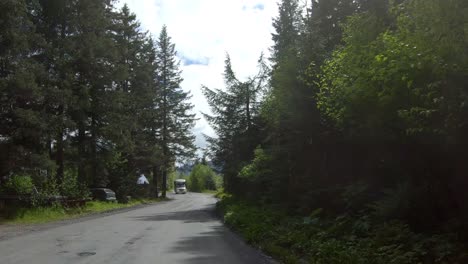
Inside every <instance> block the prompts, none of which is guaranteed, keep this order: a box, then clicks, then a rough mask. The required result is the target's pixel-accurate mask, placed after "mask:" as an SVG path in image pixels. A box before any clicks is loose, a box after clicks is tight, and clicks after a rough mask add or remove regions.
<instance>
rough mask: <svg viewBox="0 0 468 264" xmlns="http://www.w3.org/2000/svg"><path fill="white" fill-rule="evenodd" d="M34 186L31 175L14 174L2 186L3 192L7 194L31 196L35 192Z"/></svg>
mask: <svg viewBox="0 0 468 264" xmlns="http://www.w3.org/2000/svg"><path fill="white" fill-rule="evenodd" d="M33 188H34V184H33V181H32V178H31V176H30V175H28V174H25V173H20V174H14V175H12V176H10V177H9V179H8V180H7V181H6V183H5V184H4V185H3V186H2V189H1V191H2V192H3V193H6V194H18V195H29V194H31V193H32V192H33Z"/></svg>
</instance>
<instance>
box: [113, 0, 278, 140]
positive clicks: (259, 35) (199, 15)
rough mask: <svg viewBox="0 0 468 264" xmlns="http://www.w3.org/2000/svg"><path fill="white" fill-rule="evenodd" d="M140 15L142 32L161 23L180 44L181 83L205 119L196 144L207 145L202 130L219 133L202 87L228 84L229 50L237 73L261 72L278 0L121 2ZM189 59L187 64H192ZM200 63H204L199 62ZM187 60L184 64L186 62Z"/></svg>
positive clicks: (155, 32) (242, 75) (199, 126)
mask: <svg viewBox="0 0 468 264" xmlns="http://www.w3.org/2000/svg"><path fill="white" fill-rule="evenodd" d="M123 3H127V4H128V6H129V8H130V10H131V11H132V12H134V13H135V14H136V15H137V18H138V20H139V21H140V22H141V26H142V29H143V30H148V31H149V32H150V33H151V34H152V35H153V36H154V37H157V36H158V35H159V32H160V30H161V27H162V25H164V24H165V25H167V28H168V33H169V36H171V37H172V41H173V42H174V43H175V45H176V49H177V51H178V54H179V56H180V59H181V60H184V61H185V62H186V63H182V64H181V67H182V71H183V73H182V77H183V78H184V81H183V83H182V87H183V88H184V89H185V90H190V91H191V93H192V95H193V98H192V102H193V104H194V105H195V109H194V111H195V112H196V113H197V115H198V117H199V118H200V120H199V121H198V122H197V125H196V127H195V128H194V130H193V131H194V133H195V134H196V135H197V140H196V144H197V146H199V147H205V145H206V142H205V140H204V139H203V137H202V136H201V133H204V134H207V135H211V136H213V135H214V132H213V130H212V129H211V128H210V127H209V125H208V124H207V122H206V120H204V119H203V117H202V116H201V114H199V113H200V112H209V107H208V104H207V102H206V100H205V98H204V97H203V94H202V93H201V90H200V87H201V85H202V84H203V85H206V86H208V87H210V88H223V79H222V72H223V67H224V59H225V54H226V52H228V53H229V54H230V56H231V60H232V64H233V67H234V71H235V72H236V73H237V75H238V77H240V78H245V77H247V76H249V75H252V74H254V73H255V71H256V66H257V60H258V57H259V56H260V53H261V52H264V53H265V55H268V49H269V47H270V46H271V33H272V31H273V28H272V18H273V17H275V16H276V12H277V4H276V1H273V0H122V1H121V3H119V4H118V5H117V6H119V7H120V6H123ZM187 61H188V63H187ZM197 62H200V63H197ZM184 64H185V65H184Z"/></svg>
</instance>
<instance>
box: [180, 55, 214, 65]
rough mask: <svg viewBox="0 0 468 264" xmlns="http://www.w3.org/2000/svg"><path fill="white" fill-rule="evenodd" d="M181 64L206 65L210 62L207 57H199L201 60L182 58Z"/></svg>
mask: <svg viewBox="0 0 468 264" xmlns="http://www.w3.org/2000/svg"><path fill="white" fill-rule="evenodd" d="M181 60H182V63H183V65H184V66H190V65H208V63H209V62H210V60H209V59H208V58H207V57H201V58H189V57H185V56H183V57H182V58H181Z"/></svg>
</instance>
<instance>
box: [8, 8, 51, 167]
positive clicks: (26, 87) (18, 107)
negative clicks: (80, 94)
mask: <svg viewBox="0 0 468 264" xmlns="http://www.w3.org/2000/svg"><path fill="white" fill-rule="evenodd" d="M37 12H39V8H38V5H37V2H36V1H26V0H24V1H23V0H20V1H16V0H7V1H1V3H0V17H1V18H2V19H1V20H0V36H1V37H0V153H1V154H0V166H1V167H0V173H1V176H3V175H6V174H11V173H13V172H17V171H19V170H27V172H28V173H32V172H37V171H38V170H39V169H50V168H51V166H50V165H51V164H50V162H49V159H48V153H47V148H46V142H45V141H46V136H45V135H46V134H47V122H45V121H46V116H45V111H44V108H43V105H44V104H45V98H44V90H43V89H42V87H41V85H40V82H39V76H40V75H42V73H43V68H42V67H41V65H40V64H39V63H37V61H36V56H37V54H40V53H41V52H42V50H43V47H44V42H43V39H42V38H41V36H40V35H38V34H37V33H36V27H35V25H34V24H33V21H34V19H35V18H34V16H35V14H37Z"/></svg>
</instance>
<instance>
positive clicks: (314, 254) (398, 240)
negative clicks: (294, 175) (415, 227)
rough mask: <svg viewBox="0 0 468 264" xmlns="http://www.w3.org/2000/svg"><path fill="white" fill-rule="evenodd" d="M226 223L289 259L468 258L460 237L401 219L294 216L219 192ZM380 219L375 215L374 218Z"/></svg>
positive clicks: (397, 261)
mask: <svg viewBox="0 0 468 264" xmlns="http://www.w3.org/2000/svg"><path fill="white" fill-rule="evenodd" d="M217 197H218V198H221V201H220V202H218V204H217V207H218V209H219V210H221V211H222V212H223V215H224V221H225V223H226V224H227V225H228V226H230V227H232V228H233V229H235V230H237V231H238V232H239V233H240V234H241V235H242V236H243V237H244V238H245V239H246V241H247V242H248V243H251V244H253V245H254V246H256V247H258V248H260V249H262V250H263V251H265V252H266V253H267V254H269V255H271V256H273V257H275V258H277V259H278V260H280V261H282V262H284V263H305V262H308V263H313V264H343V263H346V264H348V263H349V264H387V263H388V264H410V263H421V264H422V263H424V264H425V263H427V264H429V263H431V264H432V263H440V264H445V263H447V264H448V263H466V260H467V259H466V258H467V256H466V255H467V254H466V253H464V252H467V245H464V244H462V243H461V242H458V241H457V238H456V236H454V235H450V234H445V235H431V234H418V233H415V232H413V231H412V230H411V229H410V227H409V226H408V225H407V224H404V223H403V222H400V221H396V220H395V221H391V222H379V221H376V220H375V218H373V217H371V216H368V215H363V216H360V217H357V216H353V217H351V216H347V215H342V216H339V217H336V218H329V217H322V214H323V213H322V210H321V209H317V210H315V211H313V212H312V213H311V214H310V215H309V216H306V217H300V216H290V215H287V214H286V213H285V212H282V211H280V210H278V209H273V208H269V207H265V206H254V205H252V204H249V203H247V202H245V201H241V200H238V199H235V198H234V197H232V196H231V195H229V194H224V193H223V194H217ZM373 219H374V220H373Z"/></svg>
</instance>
